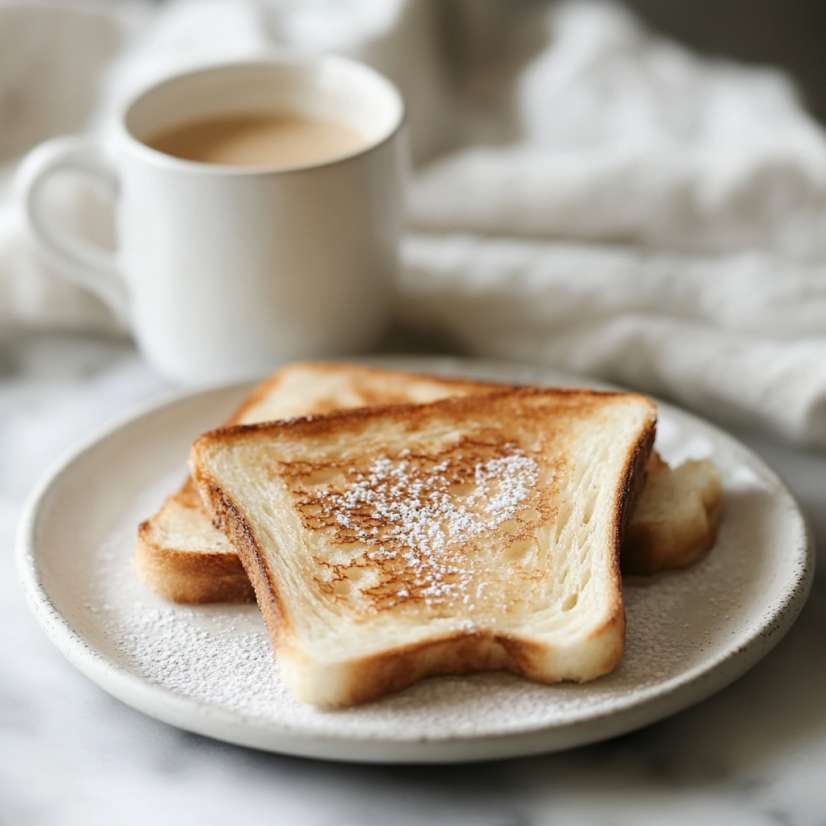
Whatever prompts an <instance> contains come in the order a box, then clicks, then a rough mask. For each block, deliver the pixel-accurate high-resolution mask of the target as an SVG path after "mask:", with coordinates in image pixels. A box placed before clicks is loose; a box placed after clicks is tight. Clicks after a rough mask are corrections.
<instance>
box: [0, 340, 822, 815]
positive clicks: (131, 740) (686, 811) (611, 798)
mask: <svg viewBox="0 0 826 826" xmlns="http://www.w3.org/2000/svg"><path fill="white" fill-rule="evenodd" d="M170 390H171V388H170V387H169V386H168V385H166V384H165V383H164V382H163V381H162V380H161V379H159V378H158V377H157V376H155V375H154V374H153V373H152V372H151V371H150V370H149V368H147V367H146V366H145V365H144V364H143V363H142V362H141V361H140V360H139V358H138V357H137V355H136V354H135V352H134V351H133V350H132V349H131V348H130V347H129V346H128V345H126V344H118V343H112V342H106V341H101V340H90V339H83V338H73V337H58V336H38V337H24V338H22V339H19V340H16V341H15V342H14V344H13V345H12V344H11V343H10V342H8V341H7V342H5V343H4V344H0V456H2V457H3V459H2V461H0V540H1V541H2V547H3V548H4V549H5V553H4V554H3V555H2V558H0V565H2V568H0V622H2V629H3V631H2V635H0V637H1V638H2V643H1V644H0V645H2V663H3V667H2V669H0V826H40V825H41V824H43V826H46V825H48V826H64V824H66V826H69V824H83V825H84V826H97V824H104V823H105V824H113V823H115V824H119V826H132V824H136V825H137V824H141V826H145V824H148V823H152V824H167V823H170V824H172V823H175V824H183V823H197V824H199V826H211V825H212V824H226V823H256V822H272V823H278V824H284V826H287V825H288V824H292V823H300V824H302V825H303V826H326V824H331V825H332V824H343V825H344V826H349V825H350V824H353V826H355V825H356V824H358V826H370V825H371V824H377V825H378V824H400V826H408V825H409V826H418V824H429V823H451V824H480V826H488V824H489V825H490V826H523V824H524V826H528V824H550V823H554V824H565V823H577V824H639V823H648V822H650V823H664V822H667V823H668V824H669V825H671V824H697V823H712V824H714V823H721V824H722V823H724V824H726V826H738V824H775V823H776V824H826V656H825V654H826V649H825V648H824V643H826V566H823V565H821V567H820V570H819V572H818V574H817V577H816V581H815V585H814V590H813V593H812V597H811V599H810V600H809V602H808V604H807V606H806V607H805V609H804V611H803V613H802V615H801V617H800V619H799V621H798V623H797V625H796V626H795V627H794V628H793V629H792V631H791V632H790V633H789V635H788V637H787V638H786V639H785V640H784V641H783V642H782V643H781V644H780V645H779V647H778V648H777V649H775V651H773V652H772V653H771V654H770V655H769V656H768V657H767V658H766V659H765V660H764V661H763V662H761V663H760V664H759V665H758V666H757V667H756V668H754V670H753V671H751V672H750V673H749V674H748V675H746V676H745V677H744V678H742V679H741V680H739V681H738V682H737V683H736V684H735V685H733V686H731V687H729V688H728V689H726V690H725V691H723V692H721V693H720V694H718V695H717V696H716V697H713V698H712V699H710V700H707V701H705V702H703V703H701V704H700V705H698V706H696V707H694V708H692V709H690V710H688V711H685V712H682V713H681V714H678V715H676V716H674V717H672V718H670V719H668V720H666V721H664V722H662V723H659V724H657V725H654V726H650V727H649V728H647V729H644V730H642V731H640V732H637V733H635V734H631V735H627V736H625V737H621V738H618V739H615V740H612V741H609V742H607V743H602V744H598V745H594V746H588V747H584V748H580V749H576V750H574V751H570V752H566V753H562V754H555V755H548V756H541V757H533V758H526V759H519V760H509V761H503V762H497V763H486V764H478V765H467V766H446V767H445V766H433V767H409V766H408V767H405V766H396V767H392V766H391V767H375V766H374V767H370V766H356V765H339V764H333V763H323V762H317V761H311V760H302V759H297V758H289V757H280V756H277V755H270V754H262V753H257V752H254V751H250V750H246V749H243V748H238V747H235V746H229V745H225V744H223V743H218V742H214V741H211V740H207V739H205V738H202V737H198V736H196V735H192V734H187V733H185V732H182V731H178V730H177V729H174V728H171V727H169V726H166V725H164V724H162V723H159V722H156V721H154V720H152V719H150V718H148V717H145V716H143V715H142V714H140V713H138V712H136V711H133V710H132V709H131V708H128V707H127V706H124V705H122V704H121V703H119V702H118V701H117V700H114V699H112V698H111V697H109V696H108V695H107V694H105V693H104V692H103V691H102V690H100V689H99V688H97V687H96V686H95V685H93V684H92V683H91V682H89V681H88V680H86V679H85V678H84V677H82V676H81V675H80V674H79V673H78V672H76V671H75V670H74V669H73V668H72V667H71V666H70V665H69V664H68V663H67V662H66V661H65V660H64V659H63V658H62V657H61V656H60V654H59V653H58V651H57V650H56V649H55V648H54V647H53V646H52V645H51V644H50V643H49V642H48V641H47V640H46V638H45V636H44V635H43V633H42V632H41V631H40V629H39V628H38V627H37V625H36V624H35V622H34V620H33V619H32V617H31V615H30V614H29V612H28V611H27V610H26V606H25V604H24V600H23V597H22V595H21V593H20V590H19V588H18V586H17V578H16V574H15V571H14V559H13V553H12V549H13V546H14V533H15V529H16V524H17V519H18V515H19V511H20V508H21V506H22V503H23V501H24V499H25V496H26V494H27V493H28V491H29V490H30V489H31V487H32V486H33V485H34V484H35V482H36V481H37V479H38V478H39V477H40V475H41V474H42V473H43V471H44V470H45V468H46V466H47V465H48V464H49V463H50V462H51V461H52V460H53V459H54V458H55V456H56V455H58V454H59V453H61V452H62V451H64V450H65V449H66V448H67V447H68V446H70V444H71V443H72V442H74V441H76V440H79V439H81V438H83V437H84V436H86V435H88V434H90V433H91V432H93V431H94V430H95V429H97V428H98V427H99V426H100V425H101V424H102V423H103V422H104V421H105V420H106V419H108V418H110V417H113V416H115V415H118V414H121V413H124V412H126V411H128V409H129V408H130V407H132V406H134V405H135V404H137V403H143V402H146V401H148V400H151V399H152V398H154V397H157V398H159V399H160V398H161V397H162V396H163V395H165V394H167V393H169V392H170ZM738 435H739V436H740V437H741V438H743V439H744V440H745V441H746V442H747V443H748V444H749V445H751V446H752V447H753V448H754V449H755V450H756V451H757V452H758V453H760V454H762V455H763V457H764V458H765V459H766V460H767V461H768V462H769V463H770V464H771V465H772V466H773V467H774V468H775V469H776V470H777V471H778V472H779V473H780V474H781V475H782V476H783V477H784V478H785V479H786V481H787V482H788V484H789V486H790V487H791V489H792V491H793V492H794V494H795V495H796V496H797V498H798V500H799V501H800V503H801V504H802V505H803V507H804V509H805V511H806V513H807V515H808V517H809V519H810V522H811V525H812V529H813V533H814V535H815V538H816V541H817V543H818V544H819V545H820V546H821V547H826V455H824V454H822V453H821V454H817V453H814V452H812V451H807V450H803V449H795V448H790V447H788V446H781V445H778V444H776V443H772V442H770V441H768V440H766V439H765V438H763V437H760V436H755V435H748V436H747V435H744V434H738Z"/></svg>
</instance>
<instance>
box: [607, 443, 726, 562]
mask: <svg viewBox="0 0 826 826" xmlns="http://www.w3.org/2000/svg"><path fill="white" fill-rule="evenodd" d="M722 501H723V489H722V485H721V483H720V475H719V474H718V473H717V468H716V467H715V466H714V464H713V463H712V462H710V461H709V460H708V459H693V460H691V461H688V462H684V463H683V464H682V465H679V466H678V467H676V468H671V467H669V466H668V465H667V464H666V463H665V462H664V461H663V460H662V459H661V458H660V457H659V455H658V454H657V453H656V452H654V453H652V454H651V459H650V461H649V462H648V469H647V474H646V480H645V486H644V487H643V490H642V493H641V494H640V498H639V501H638V502H637V506H636V508H634V514H633V516H632V518H631V521H630V524H629V526H628V534H627V536H626V538H625V542H624V543H623V547H622V570H623V572H624V573H632V574H656V573H659V572H660V571H671V570H675V569H677V568H685V567H687V566H689V565H693V564H694V563H695V562H697V561H698V560H699V559H701V558H702V557H703V556H704V555H705V554H706V553H708V551H709V550H711V548H712V547H713V546H714V543H715V541H716V539H717V530H718V528H719V526H720V515H721V511H722Z"/></svg>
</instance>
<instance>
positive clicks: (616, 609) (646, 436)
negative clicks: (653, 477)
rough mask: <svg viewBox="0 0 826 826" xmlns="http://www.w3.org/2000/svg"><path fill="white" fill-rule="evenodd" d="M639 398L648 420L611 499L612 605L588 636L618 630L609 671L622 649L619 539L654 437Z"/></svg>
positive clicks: (653, 418) (652, 409)
mask: <svg viewBox="0 0 826 826" xmlns="http://www.w3.org/2000/svg"><path fill="white" fill-rule="evenodd" d="M641 398H644V399H645V400H646V401H647V403H648V406H649V419H648V422H647V424H646V426H645V427H644V429H643V431H642V432H641V433H640V436H639V438H638V439H637V441H636V443H635V444H634V445H633V446H632V447H631V449H630V450H629V451H628V456H627V457H626V460H625V466H624V468H623V473H622V477H621V479H620V484H619V486H618V487H617V491H616V493H615V495H614V513H615V514H617V518H616V520H615V523H614V541H613V545H614V547H613V556H612V564H611V578H612V580H613V583H614V594H615V595H616V596H615V602H614V605H613V608H612V611H611V615H610V616H609V617H608V619H607V620H606V621H605V623H604V624H603V625H601V626H599V627H597V628H596V629H594V630H593V631H592V632H591V636H598V635H600V634H603V633H605V631H606V630H608V629H609V628H611V627H617V628H619V629H620V633H621V635H622V639H623V644H622V647H621V648H620V651H619V652H618V654H617V657H616V661H615V662H614V664H613V665H612V666H611V668H613V667H614V666H615V665H616V663H617V662H619V659H620V657H622V652H623V649H624V647H625V643H624V639H625V607H624V605H623V598H622V568H621V561H622V546H623V539H624V537H625V532H626V529H627V527H628V522H629V520H630V518H631V514H632V513H633V512H634V506H635V505H636V503H637V499H638V498H639V496H640V494H641V493H642V490H643V488H644V487H645V474H646V468H647V466H648V461H649V459H650V457H651V451H652V450H653V448H654V440H655V438H656V436H657V408H656V406H655V405H654V403H653V402H652V401H651V400H650V399H648V398H647V397H645V396H642V397H641ZM609 670H611V669H609Z"/></svg>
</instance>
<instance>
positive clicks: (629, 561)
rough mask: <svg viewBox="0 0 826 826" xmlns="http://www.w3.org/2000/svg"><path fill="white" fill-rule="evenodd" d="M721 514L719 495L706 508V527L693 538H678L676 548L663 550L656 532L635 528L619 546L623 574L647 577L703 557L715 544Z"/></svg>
mask: <svg viewBox="0 0 826 826" xmlns="http://www.w3.org/2000/svg"><path fill="white" fill-rule="evenodd" d="M722 518H723V497H722V496H720V497H719V499H718V500H717V501H716V502H714V503H713V504H712V505H711V506H710V507H709V508H707V509H706V520H707V522H706V531H705V533H704V534H703V536H702V537H701V538H700V539H699V540H697V541H694V542H682V543H681V544H680V545H679V547H678V548H676V549H675V547H674V545H671V546H669V547H670V550H669V551H668V553H666V552H664V550H663V544H662V540H661V538H660V537H659V536H658V535H657V533H656V532H653V533H652V532H650V531H638V532H636V534H635V536H634V538H633V542H629V543H626V544H625V545H624V546H623V557H622V564H623V569H624V572H625V574H626V575H627V576H644V577H650V576H653V575H654V574H659V573H666V572H669V571H678V570H682V569H684V568H689V567H691V566H692V565H694V564H696V563H697V562H699V561H700V560H701V559H704V558H705V557H706V556H707V555H708V554H709V552H710V551H711V550H712V548H714V546H715V545H716V544H717V536H718V534H719V531H720V523H721V521H722Z"/></svg>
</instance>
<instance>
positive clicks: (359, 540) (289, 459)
mask: <svg viewBox="0 0 826 826" xmlns="http://www.w3.org/2000/svg"><path fill="white" fill-rule="evenodd" d="M655 426H656V409H655V406H654V403H653V402H652V401H651V400H650V399H647V398H646V397H644V396H640V395H637V394H633V393H598V392H594V391H585V390H559V389H556V390H539V389H519V390H507V391H503V392H499V393H494V394H489V395H486V396H469V397H465V398H459V399H447V400H443V401H439V402H434V403H431V404H425V405H418V406H413V405H406V406H396V407H393V406H391V407H384V408H372V409H362V410H356V411H348V412H343V413H337V414H332V415H329V416H323V417H317V418H308V419H295V420H292V421H288V422H274V423H267V424H261V425H249V426H238V427H232V428H226V429H222V430H217V431H213V432H211V433H207V434H204V435H203V436H201V437H199V438H198V439H197V440H196V441H195V443H194V444H193V447H192V452H191V458H190V467H191V470H192V475H193V478H194V480H195V483H196V484H197V486H198V489H199V492H200V494H201V498H202V500H203V501H204V502H205V504H206V505H207V508H208V510H209V511H210V513H211V515H212V516H213V518H214V519H215V520H216V524H218V525H219V526H220V527H221V528H222V529H223V531H224V532H225V533H226V536H227V537H228V538H229V540H230V541H231V542H232V544H233V546H234V547H235V549H236V550H237V551H238V554H239V556H240V558H241V562H242V563H243V565H244V568H245V569H246V572H247V574H248V576H249V577H250V579H251V581H252V583H253V586H254V588H255V594H256V598H257V601H258V605H259V608H260V609H261V612H262V614H263V616H264V619H265V621H266V624H267V628H268V630H269V633H270V636H271V638H272V642H273V646H274V647H275V649H276V650H277V652H278V660H279V664H280V667H281V671H282V674H283V676H284V678H285V681H286V683H287V685H288V686H289V688H290V689H291V691H292V693H293V694H294V695H295V697H296V698H297V699H298V700H300V701H304V702H309V703H313V704H315V705H319V706H324V707H336V706H347V705H352V704H355V703H359V702H363V701H366V700H370V699H374V698H376V697H379V696H381V695H382V694H385V693H386V692H389V691H393V690H396V689H399V688H402V687H404V686H406V685H409V684H410V683H412V682H414V681H416V680H419V679H421V678H423V677H427V676H430V675H435V674H446V673H462V672H468V671H479V670H499V669H508V670H510V671H513V672H515V673H517V674H521V675H523V676H525V677H528V678H530V679H533V680H537V681H540V682H545V683H553V682H558V681H560V680H575V681H585V680H591V679H594V678H596V677H599V676H600V675H602V674H605V673H607V672H609V671H611V670H612V669H613V668H614V667H615V665H616V664H617V662H618V661H619V659H620V657H621V655H622V650H623V638H624V628H625V621H624V613H623V606H622V588H621V580H620V570H619V553H620V543H621V540H622V535H623V531H624V526H625V523H626V520H627V518H628V516H629V514H630V512H631V509H632V507H633V504H634V501H635V498H636V496H637V494H638V492H639V490H640V489H641V487H642V484H643V482H644V474H645V466H646V464H647V462H648V460H649V456H650V453H651V448H652V445H653V441H654V433H655Z"/></svg>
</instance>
